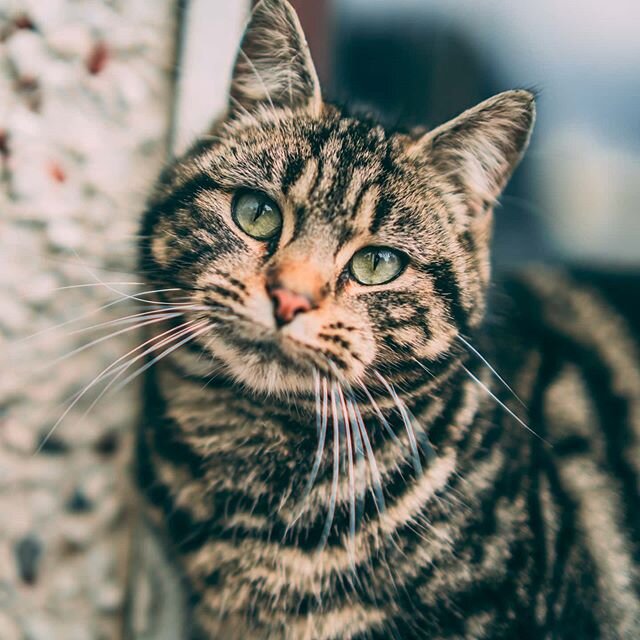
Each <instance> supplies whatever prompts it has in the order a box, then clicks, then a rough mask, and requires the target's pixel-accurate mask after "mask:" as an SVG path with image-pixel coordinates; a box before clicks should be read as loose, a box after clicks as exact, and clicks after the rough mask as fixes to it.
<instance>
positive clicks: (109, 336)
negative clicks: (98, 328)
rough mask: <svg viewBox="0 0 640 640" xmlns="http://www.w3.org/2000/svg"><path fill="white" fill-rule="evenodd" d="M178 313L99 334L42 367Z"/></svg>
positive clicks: (57, 362) (175, 315) (175, 316)
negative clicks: (104, 334) (103, 334)
mask: <svg viewBox="0 0 640 640" xmlns="http://www.w3.org/2000/svg"><path fill="white" fill-rule="evenodd" d="M180 315H182V314H181V313H171V314H169V315H168V316H162V317H161V318H154V319H152V320H146V321H145V322H141V323H138V324H135V325H133V326H132V327H125V328H124V329H119V330H118V331H114V332H113V333H109V334H107V335H106V336H100V337H99V338H96V339H95V340H92V341H91V342H88V343H87V344H83V345H82V346H80V347H77V348H76V349H73V350H72V351H69V352H68V353H65V354H64V355H63V356H60V357H59V358H56V359H55V360H53V361H52V362H50V363H49V364H47V365H46V366H45V367H44V368H45V369H48V368H49V367H52V366H54V365H56V364H59V363H60V362H64V361H65V360H67V359H68V358H71V357H72V356H74V355H77V354H78V353H82V352H83V351H86V350H87V349H90V348H91V347H95V346H96V345H97V344H100V343H102V342H105V341H106V340H111V339H112V338H115V337H116V336H119V335H122V334H123V333H128V332H130V331H135V330H137V329H140V328H142V327H146V326H147V325H150V324H154V323H158V322H161V321H162V320H167V319H170V318H177V317H178V316H180Z"/></svg>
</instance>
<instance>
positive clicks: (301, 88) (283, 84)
mask: <svg viewBox="0 0 640 640" xmlns="http://www.w3.org/2000/svg"><path fill="white" fill-rule="evenodd" d="M229 93H230V98H229V112H230V113H231V114H232V115H233V114H236V113H237V114H241V113H247V112H248V113H252V112H254V111H255V110H256V108H257V107H260V106H264V107H267V108H278V107H286V108H291V109H305V110H307V111H308V112H310V113H311V114H312V115H317V114H318V113H319V112H320V109H321V106H322V98H321V94H320V84H319V82H318V75H317V73H316V70H315V67H314V66H313V61H312V60H311V54H310V52H309V46H308V45H307V41H306V39H305V36H304V33H303V31H302V27H301V26H300V21H299V20H298V16H297V15H296V12H295V11H294V10H293V7H291V5H290V4H289V3H288V2H286V0H261V1H260V2H259V3H258V4H257V5H256V7H255V8H254V10H253V12H252V14H251V17H250V19H249V23H248V24H247V27H246V29H245V32H244V36H243V37H242V42H241V44H240V50H239V52H238V56H237V58H236V62H235V66H234V68H233V75H232V80H231V89H230V92H229Z"/></svg>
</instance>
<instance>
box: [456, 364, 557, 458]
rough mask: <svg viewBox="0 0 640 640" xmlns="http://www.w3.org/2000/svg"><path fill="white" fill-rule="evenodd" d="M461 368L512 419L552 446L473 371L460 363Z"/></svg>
mask: <svg viewBox="0 0 640 640" xmlns="http://www.w3.org/2000/svg"><path fill="white" fill-rule="evenodd" d="M462 368H463V369H464V370H465V371H466V372H467V375H468V376H469V377H470V378H471V379H472V380H473V381H474V382H475V383H476V384H477V385H478V386H479V387H480V388H481V389H482V390H483V391H484V392H485V393H486V394H487V395H488V396H490V397H491V398H492V399H493V400H495V402H497V403H498V404H499V405H500V406H501V407H502V408H503V409H504V410H505V411H506V412H507V413H508V414H509V415H510V416H511V417H512V418H513V419H514V420H516V422H518V424H520V425H521V426H523V427H524V428H525V429H526V430H527V431H529V433H531V434H533V435H534V436H535V437H536V438H539V439H540V440H541V441H542V442H544V443H545V444H547V445H549V446H552V445H551V444H550V443H549V442H547V440H545V439H544V438H543V437H542V436H541V435H539V434H538V433H536V432H535V431H534V430H533V429H532V428H531V427H530V426H529V425H528V424H527V423H526V422H524V420H522V419H521V418H520V417H519V416H518V415H516V414H515V413H514V412H513V411H511V409H509V407H508V406H507V405H506V404H505V403H504V402H502V400H500V398H498V396H496V395H495V393H493V391H491V389H489V387H487V385H486V384H484V382H482V380H480V379H479V378H478V377H477V376H475V375H474V374H473V373H471V371H469V369H467V368H466V367H465V366H464V365H462Z"/></svg>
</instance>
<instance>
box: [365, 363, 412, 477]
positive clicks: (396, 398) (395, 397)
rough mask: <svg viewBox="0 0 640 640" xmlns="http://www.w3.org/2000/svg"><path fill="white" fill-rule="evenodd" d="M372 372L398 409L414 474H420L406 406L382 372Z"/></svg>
mask: <svg viewBox="0 0 640 640" xmlns="http://www.w3.org/2000/svg"><path fill="white" fill-rule="evenodd" d="M374 374H375V375H376V377H377V378H378V380H380V382H382V384H383V385H384V387H385V388H386V389H387V391H388V392H389V393H390V394H391V397H392V398H393V401H394V402H395V404H396V406H397V407H398V410H399V411H400V416H401V417H402V422H403V423H404V426H405V429H406V430H407V436H408V437H409V444H410V446H411V454H412V456H413V467H414V469H415V471H416V474H418V475H420V474H421V473H422V463H421V462H420V454H419V453H418V443H417V440H416V434H415V431H414V429H413V424H412V422H411V418H410V417H409V414H408V412H407V409H406V407H405V406H404V402H403V401H402V400H401V399H400V397H399V396H398V394H397V393H396V390H395V389H394V388H393V385H391V384H389V383H388V382H387V381H386V380H385V378H384V377H383V376H382V374H381V373H380V372H379V371H374Z"/></svg>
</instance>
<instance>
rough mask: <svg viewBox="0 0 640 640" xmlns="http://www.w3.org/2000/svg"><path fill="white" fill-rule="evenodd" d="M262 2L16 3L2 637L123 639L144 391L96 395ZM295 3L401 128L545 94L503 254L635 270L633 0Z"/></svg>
mask: <svg viewBox="0 0 640 640" xmlns="http://www.w3.org/2000/svg"><path fill="white" fill-rule="evenodd" d="M250 4H251V2H250V0H215V1H212V0H179V1H178V0H153V1H152V0H0V350H1V352H2V356H3V358H2V359H3V365H2V369H0V513H2V514H3V515H2V518H0V523H1V524H0V639H1V640H24V639H26V640H51V639H53V640H57V639H58V638H60V639H63V640H91V639H94V638H112V637H119V629H120V627H119V617H120V614H121V611H122V605H123V597H124V593H123V578H122V575H123V567H122V564H123V563H122V558H123V557H124V554H125V552H126V548H127V546H126V534H127V522H128V520H127V508H126V502H127V500H126V497H127V495H128V489H127V487H126V484H125V486H124V487H123V483H122V479H123V478H126V473H125V471H126V468H127V464H128V459H129V453H128V451H129V449H128V447H129V442H130V435H131V433H132V430H133V427H134V425H135V422H136V419H137V418H136V412H137V407H138V404H137V398H138V392H137V390H136V389H135V387H131V386H129V387H127V388H126V389H125V390H124V391H123V392H120V393H118V394H117V395H114V396H112V395H110V394H108V395H107V396H106V398H100V399H99V398H98V396H99V395H100V394H101V393H102V391H103V389H104V387H105V386H107V385H108V384H109V383H110V382H111V380H112V379H113V378H114V377H116V376H115V375H114V376H113V377H110V376H111V373H113V374H118V372H119V371H123V373H125V374H126V375H129V373H130V372H131V371H132V370H135V367H134V368H133V369H124V370H121V369H118V368H116V369H111V370H109V369H108V367H110V366H111V365H112V363H114V362H117V361H118V358H120V357H121V356H122V354H125V353H127V352H128V351H129V350H130V349H132V348H133V347H135V345H136V337H135V336H136V335H137V327H136V326H135V324H134V323H132V322H130V321H128V320H126V318H127V316H128V315H129V314H132V313H133V312H134V311H135V307H133V306H132V304H131V302H132V301H131V295H133V294H139V293H140V292H141V291H143V290H144V286H143V285H142V284H141V283H140V282H139V278H138V277H136V275H135V250H136V240H137V233H138V231H137V224H138V219H139V215H140V212H141V210H142V207H143V205H144V198H145V195H146V193H147V192H148V190H149V188H150V186H151V184H152V183H153V180H154V178H155V176H156V175H157V173H158V172H159V171H160V169H161V167H162V165H163V163H164V162H165V161H166V159H167V158H168V157H170V156H171V154H173V153H179V152H180V151H182V150H184V149H185V147H186V146H187V145H188V144H189V143H190V142H191V141H192V140H194V139H195V138H196V137H197V136H198V134H200V133H202V132H203V131H204V130H205V129H206V128H207V126H208V124H209V123H210V121H211V120H212V119H213V117H214V116H215V115H217V114H219V113H220V112H221V111H222V110H223V109H224V106H225V102H226V98H225V94H226V89H227V85H228V81H229V73H230V69H231V65H232V62H233V58H234V55H235V51H236V47H237V45H238V42H239V38H240V34H241V31H242V27H243V24H244V22H245V20H246V18H247V15H248V11H249V10H250ZM293 4H294V5H295V6H296V8H297V10H298V12H299V15H300V18H301V22H302V24H303V27H304V28H305V31H306V33H307V37H308V40H309V43H310V46H311V49H312V53H313V55H314V59H315V60H316V64H317V67H318V70H319V73H320V76H321V80H322V81H323V83H324V88H325V93H326V95H327V97H328V98H330V99H335V100H339V101H350V102H355V103H358V104H359V105H361V106H363V107H366V108H369V109H371V110H374V111H376V112H377V113H378V114H379V115H380V117H381V118H382V119H383V120H384V121H385V122H387V123H390V124H402V125H405V126H407V125H413V124H421V125H426V126H429V127H432V126H435V125H437V124H439V123H441V122H442V121H444V120H446V119H447V118H450V117H452V116H455V115H456V114H457V113H459V112H460V111H462V110H464V109H466V108H468V107H471V106H473V105H474V104H476V103H477V102H479V101H481V100H483V99H485V98H487V97H489V96H491V95H493V94H495V93H497V92H499V91H502V90H504V89H509V88H514V87H525V88H534V89H536V90H537V91H538V92H539V100H538V122H537V126H536V130H535V133H534V136H533V139H532V145H531V148H530V150H529V152H528V154H527V156H526V158H525V160H524V162H523V163H522V165H521V166H520V168H519V169H518V171H517V172H516V174H515V176H514V178H513V180H512V182H511V183H510V185H509V187H508V189H507V191H506V193H505V195H504V196H503V198H502V200H501V206H500V207H499V209H498V210H497V212H496V214H497V221H496V240H495V252H494V260H495V263H496V266H497V268H498V269H506V268H511V267H513V266H516V265H519V264H522V263H524V262H530V261H544V262H580V263H588V264H593V263H597V264H601V265H614V266H616V267H617V268H621V269H623V268H624V269H626V268H631V267H634V266H635V267H637V266H638V265H639V264H640V212H639V211H638V209H639V206H638V203H639V202H640V109H639V108H638V104H639V102H640V38H638V35H637V34H638V26H639V25H640V3H638V2H637V1H632V0H610V1H609V2H607V3H602V2H595V1H593V0H582V1H581V2H578V1H576V0H559V1H558V0H536V1H535V2H532V1H531V0H516V1H514V0H294V1H293ZM138 340H139V338H138ZM127 362H128V361H126V360H125V361H124V364H127ZM129 364H130V365H131V364H132V363H129ZM105 370H106V371H107V374H109V375H104V376H103V377H102V378H101V377H100V374H101V372H104V371H105ZM109 372H111V373H109ZM140 625H141V626H140V630H139V631H138V633H137V635H136V637H138V638H151V637H156V636H154V635H153V632H152V630H150V629H148V628H147V627H145V622H144V621H143V622H141V623H140Z"/></svg>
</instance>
